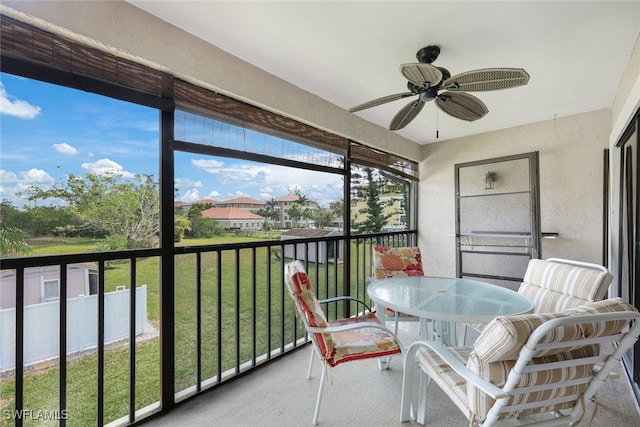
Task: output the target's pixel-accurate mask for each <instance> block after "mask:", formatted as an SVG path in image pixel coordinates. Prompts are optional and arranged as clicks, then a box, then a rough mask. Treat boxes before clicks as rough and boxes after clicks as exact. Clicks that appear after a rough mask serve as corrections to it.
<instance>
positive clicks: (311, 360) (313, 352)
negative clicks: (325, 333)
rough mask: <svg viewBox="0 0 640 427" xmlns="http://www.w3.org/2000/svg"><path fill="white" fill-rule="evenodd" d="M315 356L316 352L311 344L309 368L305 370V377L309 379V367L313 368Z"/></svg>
mask: <svg viewBox="0 0 640 427" xmlns="http://www.w3.org/2000/svg"><path fill="white" fill-rule="evenodd" d="M315 356H316V352H315V350H314V349H313V346H311V357H310V358H309V369H308V370H307V379H308V380H310V379H311V369H313V359H315Z"/></svg>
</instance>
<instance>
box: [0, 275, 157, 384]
mask: <svg viewBox="0 0 640 427" xmlns="http://www.w3.org/2000/svg"><path fill="white" fill-rule="evenodd" d="M59 310H60V302H59V301H52V302H47V303H42V304H34V305H28V306H26V307H25V308H24V363H25V365H27V364H31V363H34V362H39V361H42V360H47V359H51V358H54V357H58V352H59V349H60V320H59V319H60V314H59V313H60V311H59ZM146 329H147V285H142V286H140V287H138V288H136V335H140V334H142V333H144V332H146ZM128 337H129V291H128V290H124V291H115V292H107V293H105V295H104V341H105V344H108V343H111V342H114V341H118V340H121V339H125V338H128ZM97 342H98V296H97V295H90V296H81V297H77V298H69V299H68V300H67V353H74V352H78V351H83V350H88V349H91V348H95V347H96V346H97ZM15 351H16V309H15V308H7V309H4V310H0V372H1V371H5V370H9V369H15V367H16V360H15V355H16V353H15Z"/></svg>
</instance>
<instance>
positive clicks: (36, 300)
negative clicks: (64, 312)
mask: <svg viewBox="0 0 640 427" xmlns="http://www.w3.org/2000/svg"><path fill="white" fill-rule="evenodd" d="M97 293H98V268H97V266H96V265H95V264H93V263H87V264H70V265H69V266H68V267H67V298H75V297H77V296H80V295H84V296H88V295H94V294H97ZM58 299H60V269H59V268H58V266H55V265H54V266H44V267H32V268H27V269H25V270H24V305H32V304H40V303H43V302H49V301H56V300H58ZM15 306H16V273H15V271H14V270H0V309H5V308H13V307H15Z"/></svg>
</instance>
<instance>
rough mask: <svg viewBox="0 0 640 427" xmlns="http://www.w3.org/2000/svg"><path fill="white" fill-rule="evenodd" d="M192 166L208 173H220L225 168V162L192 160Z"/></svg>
mask: <svg viewBox="0 0 640 427" xmlns="http://www.w3.org/2000/svg"><path fill="white" fill-rule="evenodd" d="M191 164H192V165H193V166H195V167H197V168H200V169H202V170H203V171H205V172H208V173H218V172H220V169H221V168H222V167H223V166H224V162H221V161H219V160H205V159H191Z"/></svg>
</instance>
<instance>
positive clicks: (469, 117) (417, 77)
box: [349, 46, 529, 130]
mask: <svg viewBox="0 0 640 427" xmlns="http://www.w3.org/2000/svg"><path fill="white" fill-rule="evenodd" d="M438 55H440V47H438V46H427V47H424V48H422V49H420V50H419V51H418V53H417V54H416V58H417V59H418V63H411V64H402V65H400V72H401V73H402V75H403V76H405V77H406V78H407V80H408V82H407V88H408V89H409V92H402V93H396V94H393V95H387V96H383V97H382V98H377V99H374V100H371V101H368V102H365V103H363V104H360V105H356V106H355V107H353V108H350V109H349V111H350V112H352V113H353V112H356V111H360V110H364V109H367V108H371V107H376V106H378V105H381V104H385V103H387V102H391V101H397V100H398V99H402V98H407V97H409V96H416V95H417V96H418V99H416V100H414V101H411V102H410V103H409V104H407V105H406V106H404V107H403V108H402V109H401V110H400V111H399V112H398V113H397V114H396V115H395V116H394V117H393V120H391V124H390V125H389V129H390V130H399V129H402V128H404V127H405V126H406V125H408V124H409V123H410V122H411V121H412V120H413V119H415V118H416V116H417V115H418V113H420V111H421V110H422V108H423V107H424V105H425V103H427V102H429V101H434V102H435V104H436V106H437V107H438V108H440V109H441V110H442V111H444V112H445V113H447V114H449V115H450V116H453V117H455V118H458V119H461V120H466V121H469V122H472V121H475V120H478V119H480V118H482V117H484V115H485V114H487V113H488V112H489V110H488V109H487V106H486V105H484V102H482V101H481V100H479V99H478V98H476V97H475V96H473V95H470V94H468V93H466V92H473V91H488V90H497V89H509V88H512V87H516V86H522V85H526V84H527V82H528V81H529V74H527V72H526V71H525V70H524V69H522V68H483V69H479V70H471V71H467V72H464V73H460V74H456V75H455V76H451V73H449V71H448V70H447V69H446V68H443V67H437V66H433V65H431V63H432V62H433V61H435V60H436V59H437V58H438Z"/></svg>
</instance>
